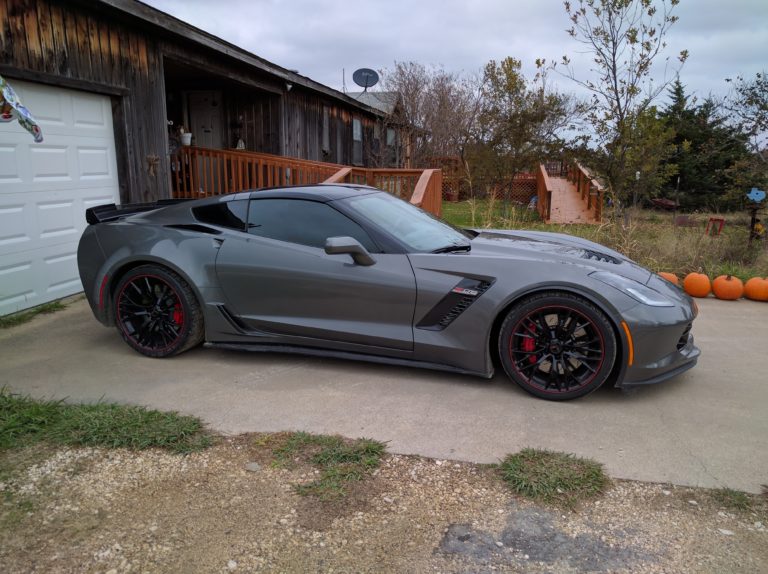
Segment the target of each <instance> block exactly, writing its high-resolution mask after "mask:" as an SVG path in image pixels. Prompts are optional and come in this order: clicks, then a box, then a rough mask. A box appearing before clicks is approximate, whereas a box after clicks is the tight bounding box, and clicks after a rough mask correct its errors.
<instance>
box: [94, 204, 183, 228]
mask: <svg viewBox="0 0 768 574" xmlns="http://www.w3.org/2000/svg"><path fill="white" fill-rule="evenodd" d="M183 201H189V200H188V199H161V200H159V201H156V202H155V203H129V204H128V205H120V206H117V205H115V204H114V203H108V204H106V205H97V206H96V207H89V208H88V209H86V210H85V220H86V221H87V222H88V223H89V224H90V225H95V224H97V223H103V222H105V221H114V220H115V219H121V218H123V217H128V216H129V215H134V214H135V213H142V212H144V211H152V210H154V209H159V208H161V207H167V206H169V205H174V204H176V203H181V202H183Z"/></svg>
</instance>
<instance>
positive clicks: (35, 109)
mask: <svg viewBox="0 0 768 574" xmlns="http://www.w3.org/2000/svg"><path fill="white" fill-rule="evenodd" d="M13 89H14V91H15V92H16V93H17V94H18V96H19V99H20V100H21V101H22V102H23V103H24V105H25V106H26V108H27V109H28V110H30V111H32V114H33V115H34V116H35V120H37V122H38V123H39V124H40V127H41V128H42V129H43V134H45V133H46V130H45V129H44V128H48V129H52V128H56V127H63V126H66V125H67V123H71V116H70V117H69V118H67V117H66V116H67V115H70V114H69V110H68V109H67V100H68V99H69V98H68V95H67V94H65V93H62V92H61V91H55V90H52V89H51V88H50V87H48V86H36V85H35V84H28V83H22V82H13Z"/></svg>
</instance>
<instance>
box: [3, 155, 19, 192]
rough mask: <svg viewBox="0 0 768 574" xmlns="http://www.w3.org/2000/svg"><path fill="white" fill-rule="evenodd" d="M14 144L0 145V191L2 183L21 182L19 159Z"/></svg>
mask: <svg viewBox="0 0 768 574" xmlns="http://www.w3.org/2000/svg"><path fill="white" fill-rule="evenodd" d="M18 155H19V149H18V146H16V145H8V144H6V145H0V193H2V186H3V184H4V183H8V184H10V183H21V174H20V173H19V172H20V171H21V170H20V166H21V161H20V159H19V157H18Z"/></svg>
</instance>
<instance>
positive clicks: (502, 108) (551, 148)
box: [465, 57, 575, 187]
mask: <svg viewBox="0 0 768 574" xmlns="http://www.w3.org/2000/svg"><path fill="white" fill-rule="evenodd" d="M537 65H538V68H539V72H538V73H537V74H536V76H535V77H534V79H533V80H532V81H528V80H527V79H526V78H525V76H524V75H523V74H522V72H521V62H520V61H519V60H517V59H515V58H512V57H507V58H505V59H504V60H502V61H501V62H496V61H495V60H491V61H490V62H488V64H486V66H485V70H484V74H483V83H482V89H481V94H482V99H481V107H480V113H479V115H478V122H477V125H476V129H475V133H474V139H473V140H472V141H471V142H470V143H469V144H468V146H467V149H466V150H465V157H466V159H467V162H468V163H469V165H470V166H471V168H472V170H473V171H474V173H475V174H476V176H479V177H481V178H484V179H486V180H488V181H494V182H496V183H502V184H504V185H505V187H510V186H511V184H512V181H513V179H514V177H515V176H516V175H517V174H518V173H520V172H522V171H528V170H531V169H533V168H535V166H536V165H538V164H539V163H540V162H542V161H544V160H546V159H547V158H550V157H553V156H555V157H557V156H559V155H560V153H561V152H562V149H563V147H564V145H565V140H564V137H563V134H564V133H565V131H566V128H568V126H569V125H570V124H571V123H572V120H573V116H574V113H575V105H574V102H573V99H572V98H571V97H570V96H568V95H565V94H561V93H559V92H557V91H554V90H551V89H550V88H549V87H548V85H547V81H546V80H547V78H546V66H545V62H543V61H538V62H537Z"/></svg>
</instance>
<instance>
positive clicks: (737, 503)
mask: <svg viewBox="0 0 768 574" xmlns="http://www.w3.org/2000/svg"><path fill="white" fill-rule="evenodd" d="M712 498H713V499H714V501H715V502H716V503H717V504H719V505H720V506H724V507H725V508H728V509H730V510H739V511H741V512H747V511H749V510H752V497H751V496H750V495H749V494H747V493H746V492H741V491H739V490H733V489H732V488H717V489H715V490H713V491H712Z"/></svg>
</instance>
